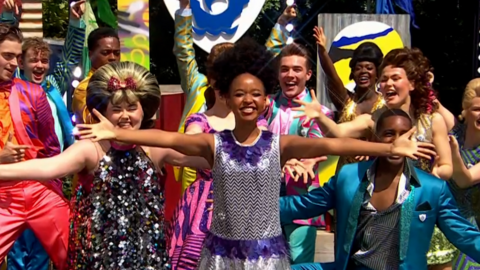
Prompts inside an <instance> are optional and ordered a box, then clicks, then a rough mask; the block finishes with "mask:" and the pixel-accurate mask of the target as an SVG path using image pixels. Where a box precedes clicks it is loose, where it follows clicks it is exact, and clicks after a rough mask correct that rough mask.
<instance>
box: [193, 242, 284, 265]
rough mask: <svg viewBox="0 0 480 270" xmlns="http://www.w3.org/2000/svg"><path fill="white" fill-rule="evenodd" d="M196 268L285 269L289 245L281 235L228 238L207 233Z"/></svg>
mask: <svg viewBox="0 0 480 270" xmlns="http://www.w3.org/2000/svg"><path fill="white" fill-rule="evenodd" d="M197 269H199V270H223V269H229V270H279V269H282V270H287V269H290V259H289V249H288V244H287V242H286V240H285V238H284V237H283V235H279V236H276V237H272V238H268V239H261V240H230V239H225V238H221V237H219V236H216V235H213V234H211V233H209V234H208V236H207V238H206V240H205V245H204V247H203V250H202V254H201V257H200V262H199V264H198V268H197Z"/></svg>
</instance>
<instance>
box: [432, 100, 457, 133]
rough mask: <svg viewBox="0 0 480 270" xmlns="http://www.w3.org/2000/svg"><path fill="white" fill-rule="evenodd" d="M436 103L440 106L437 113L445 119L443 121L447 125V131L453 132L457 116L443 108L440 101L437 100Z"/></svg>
mask: <svg viewBox="0 0 480 270" xmlns="http://www.w3.org/2000/svg"><path fill="white" fill-rule="evenodd" d="M434 103H435V104H436V105H437V106H438V109H437V112H438V113H439V114H440V115H441V116H442V117H443V120H444V121H445V124H446V125H447V130H448V131H450V130H452V129H453V127H454V126H455V123H456V118H455V115H453V113H451V112H450V111H449V110H448V109H447V108H445V107H443V105H442V103H440V101H438V100H435V101H434Z"/></svg>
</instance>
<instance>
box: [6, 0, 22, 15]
mask: <svg viewBox="0 0 480 270" xmlns="http://www.w3.org/2000/svg"><path fill="white" fill-rule="evenodd" d="M18 7H19V4H18V3H17V1H15V0H4V1H3V11H5V12H7V13H14V14H15V15H18V14H20V11H19V9H18Z"/></svg>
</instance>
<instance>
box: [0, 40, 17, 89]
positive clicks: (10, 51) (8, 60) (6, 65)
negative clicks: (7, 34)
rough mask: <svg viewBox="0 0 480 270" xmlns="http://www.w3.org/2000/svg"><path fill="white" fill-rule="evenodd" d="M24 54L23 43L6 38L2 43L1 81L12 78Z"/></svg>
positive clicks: (0, 56) (0, 52) (0, 55)
mask: <svg viewBox="0 0 480 270" xmlns="http://www.w3.org/2000/svg"><path fill="white" fill-rule="evenodd" d="M21 56H22V44H21V43H20V42H19V41H12V40H9V39H7V40H5V41H3V42H2V43H1V44H0V81H2V82H6V81H9V80H11V79H12V77H13V73H14V72H15V70H16V69H17V67H18V62H19V60H20V57H21Z"/></svg>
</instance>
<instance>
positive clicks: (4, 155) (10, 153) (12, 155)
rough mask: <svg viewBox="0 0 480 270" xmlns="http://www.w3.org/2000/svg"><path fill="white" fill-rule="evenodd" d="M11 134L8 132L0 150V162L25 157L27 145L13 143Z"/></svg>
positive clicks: (8, 161) (3, 162) (10, 161)
mask: <svg viewBox="0 0 480 270" xmlns="http://www.w3.org/2000/svg"><path fill="white" fill-rule="evenodd" d="M12 141H13V134H12V133H10V134H8V139H7V141H6V143H5V146H4V147H3V150H2V151H1V152H0V164H5V163H15V162H20V161H23V160H24V159H25V150H27V149H30V146H28V145H15V144H13V142H12Z"/></svg>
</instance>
